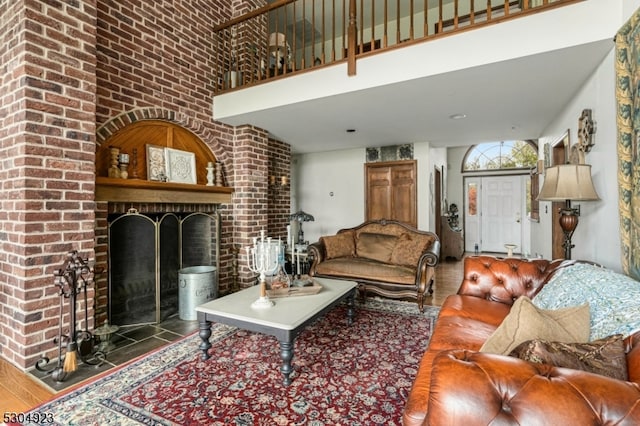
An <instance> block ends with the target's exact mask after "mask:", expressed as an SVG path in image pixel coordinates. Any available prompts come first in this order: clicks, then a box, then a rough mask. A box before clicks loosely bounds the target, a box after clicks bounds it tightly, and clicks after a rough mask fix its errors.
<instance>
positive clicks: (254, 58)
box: [213, 0, 582, 94]
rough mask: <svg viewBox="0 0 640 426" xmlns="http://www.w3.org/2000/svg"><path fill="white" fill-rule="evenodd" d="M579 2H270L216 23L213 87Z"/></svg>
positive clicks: (351, 67)
mask: <svg viewBox="0 0 640 426" xmlns="http://www.w3.org/2000/svg"><path fill="white" fill-rule="evenodd" d="M578 1H582V0H366V1H365V0H275V1H271V2H269V4H268V5H266V6H264V7H262V8H259V9H257V10H255V11H252V12H250V13H247V14H245V15H242V16H239V17H237V18H235V19H232V20H231V21H229V22H226V23H224V24H221V25H219V26H217V27H215V28H214V31H213V32H214V37H215V40H214V47H215V51H216V52H217V54H218V58H217V59H218V61H217V67H216V73H215V75H216V79H215V93H216V94H221V93H224V92H226V91H229V90H233V89H237V88H241V87H246V86H250V85H255V84H261V83H266V82H269V81H272V80H273V79H276V78H282V77H287V76H292V75H296V74H298V73H300V72H305V71H310V70H313V69H318V68H320V67H323V66H327V65H332V64H336V63H345V62H346V63H347V70H348V74H349V75H354V74H355V73H356V63H357V60H358V59H359V58H362V57H366V56H367V55H372V54H376V53H382V52H385V51H388V50H389V49H395V48H399V47H402V46H409V45H410V44H413V43H421V42H424V41H428V40H433V39H437V38H440V37H443V36H447V35H451V34H454V33H459V32H462V31H468V30H470V29H474V28H479V27H482V26H486V25H490V24H495V23H498V22H504V21H506V20H510V19H514V18H518V17H523V16H527V15H530V14H532V13H537V12H540V11H544V10H548V9H549V8H554V7H559V6H565V5H567V4H571V3H576V2H578Z"/></svg>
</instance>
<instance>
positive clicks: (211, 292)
mask: <svg viewBox="0 0 640 426" xmlns="http://www.w3.org/2000/svg"><path fill="white" fill-rule="evenodd" d="M217 297H218V274H217V270H216V267H215V266H191V267H189V268H183V269H180V270H179V271H178V316H179V317H180V319H181V320H187V321H190V320H195V319H198V314H197V313H196V307H197V306H199V305H202V304H203V303H206V302H208V301H209V300H213V299H215V298H217Z"/></svg>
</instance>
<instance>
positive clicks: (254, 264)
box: [246, 230, 282, 309]
mask: <svg viewBox="0 0 640 426" xmlns="http://www.w3.org/2000/svg"><path fill="white" fill-rule="evenodd" d="M246 250H247V264H248V266H249V270H251V272H255V273H257V274H259V275H260V276H259V280H260V297H259V298H258V299H257V300H256V301H254V302H253V303H252V304H251V307H252V308H257V309H263V308H270V307H271V306H273V305H274V303H273V301H271V300H269V296H268V295H267V281H266V276H267V275H273V274H274V273H275V272H276V270H277V269H278V265H279V259H280V250H282V247H281V245H280V241H272V239H271V237H267V238H265V231H264V230H262V231H260V240H258V238H256V237H254V238H253V247H247V248H246Z"/></svg>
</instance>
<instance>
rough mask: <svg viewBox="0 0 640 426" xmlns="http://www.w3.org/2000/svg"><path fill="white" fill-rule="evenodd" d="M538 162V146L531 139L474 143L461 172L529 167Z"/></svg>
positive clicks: (465, 158)
mask: <svg viewBox="0 0 640 426" xmlns="http://www.w3.org/2000/svg"><path fill="white" fill-rule="evenodd" d="M537 162H538V147H537V146H536V144H535V143H534V142H532V141H501V142H488V143H483V144H480V145H474V146H472V147H471V148H469V150H468V151H467V153H466V155H465V157H464V161H463V162H462V172H463V173H464V172H471V171H474V172H476V171H482V170H506V169H509V170H510V169H527V170H529V169H531V168H532V167H535V166H536V164H537Z"/></svg>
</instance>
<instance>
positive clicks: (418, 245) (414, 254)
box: [391, 233, 435, 268]
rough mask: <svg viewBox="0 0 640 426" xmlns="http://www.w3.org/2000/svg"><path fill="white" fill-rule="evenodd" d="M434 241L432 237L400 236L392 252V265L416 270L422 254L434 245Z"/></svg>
mask: <svg viewBox="0 0 640 426" xmlns="http://www.w3.org/2000/svg"><path fill="white" fill-rule="evenodd" d="M434 240H435V238H434V237H433V236H432V235H420V234H418V235H409V234H406V233H405V234H402V235H400V236H399V237H398V241H397V242H396V245H395V247H394V248H393V251H392V252H391V263H393V264H394V265H403V266H412V267H414V268H415V267H416V266H417V265H418V260H420V256H422V252H423V251H424V250H425V249H426V248H427V247H429V246H430V245H431V244H433V241H434Z"/></svg>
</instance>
